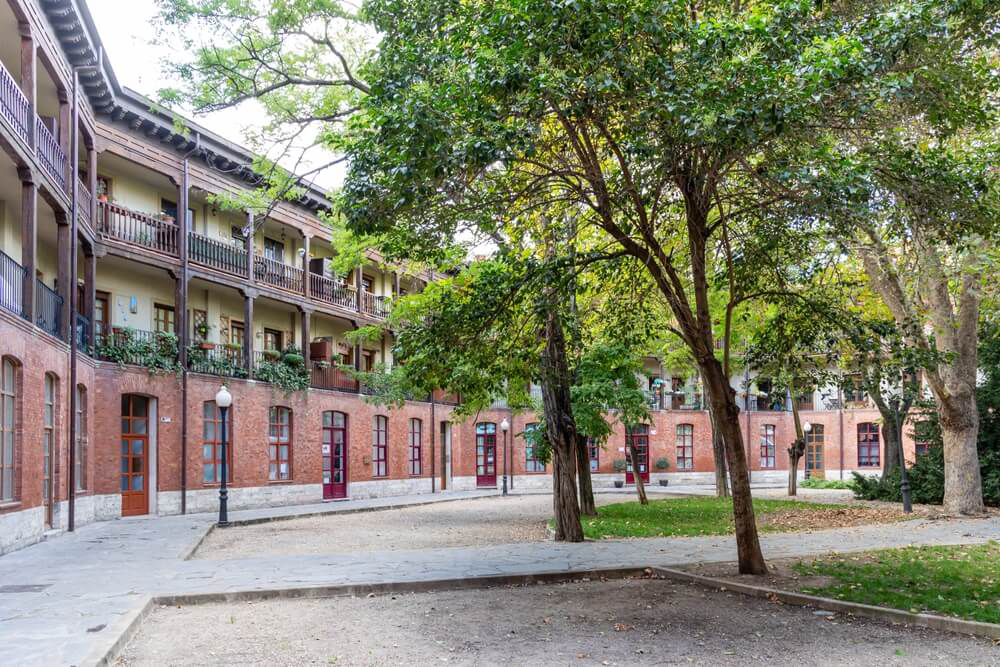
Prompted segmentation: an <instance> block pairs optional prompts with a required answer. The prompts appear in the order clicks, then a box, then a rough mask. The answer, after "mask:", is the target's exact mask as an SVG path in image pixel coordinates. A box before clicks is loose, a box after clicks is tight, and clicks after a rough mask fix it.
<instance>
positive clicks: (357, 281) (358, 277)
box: [354, 266, 364, 313]
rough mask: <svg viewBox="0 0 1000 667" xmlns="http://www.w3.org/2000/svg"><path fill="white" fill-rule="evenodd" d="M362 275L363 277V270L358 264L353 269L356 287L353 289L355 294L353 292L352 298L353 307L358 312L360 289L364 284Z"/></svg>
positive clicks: (359, 310)
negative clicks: (353, 301)
mask: <svg viewBox="0 0 1000 667" xmlns="http://www.w3.org/2000/svg"><path fill="white" fill-rule="evenodd" d="M363 277H364V271H363V270H362V269H361V267H360V266H359V267H358V268H356V269H355V270H354V286H355V288H356V289H355V290H354V292H355V294H354V300H355V304H354V308H355V310H357V311H358V312H359V313H360V312H361V289H362V287H363V286H364V280H363Z"/></svg>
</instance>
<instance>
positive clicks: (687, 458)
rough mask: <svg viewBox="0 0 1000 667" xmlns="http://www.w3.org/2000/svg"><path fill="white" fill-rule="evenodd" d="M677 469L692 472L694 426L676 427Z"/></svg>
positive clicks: (682, 425) (683, 425) (681, 425)
mask: <svg viewBox="0 0 1000 667" xmlns="http://www.w3.org/2000/svg"><path fill="white" fill-rule="evenodd" d="M677 469H678V470H694V424H678V425H677Z"/></svg>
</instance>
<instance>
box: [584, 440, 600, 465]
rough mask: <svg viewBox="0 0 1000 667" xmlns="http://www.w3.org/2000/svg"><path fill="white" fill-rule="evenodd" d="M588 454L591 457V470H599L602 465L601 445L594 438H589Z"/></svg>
mask: <svg viewBox="0 0 1000 667" xmlns="http://www.w3.org/2000/svg"><path fill="white" fill-rule="evenodd" d="M587 455H588V456H589V458H590V472H597V471H598V469H599V468H600V467H601V461H600V457H601V446H600V445H599V444H598V443H597V440H595V439H594V438H590V437H588V438H587Z"/></svg>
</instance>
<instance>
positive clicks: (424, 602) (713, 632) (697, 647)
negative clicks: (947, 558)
mask: <svg viewBox="0 0 1000 667" xmlns="http://www.w3.org/2000/svg"><path fill="white" fill-rule="evenodd" d="M823 613H824V614H825V613H826V612H823ZM179 638H183V640H182V641H178V639H179ZM117 664H118V665H119V666H122V667H124V666H129V667H132V666H140V665H156V666H158V667H159V666H161V665H305V664H312V665H316V664H322V665H386V666H390V665H393V666H394V665H432V664H449V665H500V664H513V665H581V666H582V665H654V664H655V665H664V664H667V665H671V664H684V665H687V664H695V665H712V666H713V667H714V666H721V667H727V666H733V667H735V666H738V665H739V666H742V665H768V666H780V665H788V666H792V665H795V666H796V667H797V666H799V665H820V666H822V665H830V666H834V665H836V666H837V667H842V666H843V665H907V666H913V665H1000V648H997V647H996V646H993V645H992V644H991V643H990V642H989V641H987V640H981V639H974V638H969V637H964V636H960V635H953V634H947V633H942V632H936V631H930V630H923V629H917V628H908V627H905V626H896V625H888V624H883V623H879V622H875V621H869V620H865V619H855V618H850V617H841V616H839V615H838V616H825V615H817V614H814V613H813V611H812V610H810V609H808V608H801V607H790V606H784V605H779V604H774V603H770V602H767V601H764V600H759V599H756V598H748V597H744V596H741V595H736V594H731V593H721V592H715V591H709V590H707V589H704V588H700V587H696V586H692V585H687V584H678V583H675V582H670V581H665V580H636V579H633V580H624V581H621V580H619V581H595V582H589V583H584V582H581V583H573V584H562V585H546V586H529V587H518V588H494V589H487V590H475V591H452V592H441V593H422V594H410V595H384V596H378V597H369V598H330V599H322V600H271V601H266V602H255V603H246V602H243V603H232V604H211V605H200V606H192V607H183V608H160V609H157V610H155V611H154V612H153V614H152V615H151V616H150V617H149V618H148V619H147V620H146V622H145V624H144V626H143V627H142V628H141V629H140V631H139V633H138V634H137V635H136V637H135V638H134V639H133V640H132V641H131V642H130V644H129V645H128V646H127V647H126V649H125V651H124V653H123V654H122V656H121V657H120V658H119V660H118V662H117Z"/></svg>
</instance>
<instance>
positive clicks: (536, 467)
mask: <svg viewBox="0 0 1000 667" xmlns="http://www.w3.org/2000/svg"><path fill="white" fill-rule="evenodd" d="M537 428H538V423H537V422H532V423H530V424H525V425H524V430H525V431H526V432H528V431H534V430H535V429H537ZM524 471H525V472H545V464H544V463H542V462H541V461H539V460H538V455H537V454H536V453H535V447H534V445H532V444H531V442H530V441H528V440H525V441H524Z"/></svg>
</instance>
